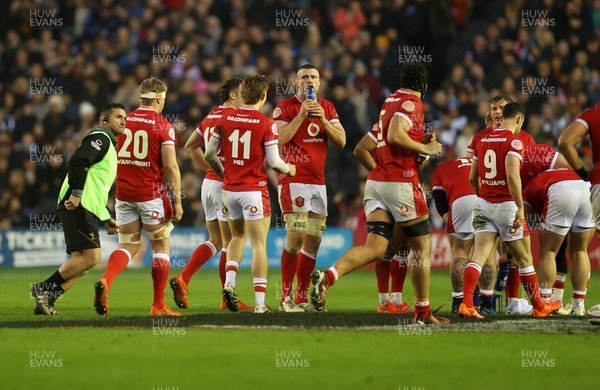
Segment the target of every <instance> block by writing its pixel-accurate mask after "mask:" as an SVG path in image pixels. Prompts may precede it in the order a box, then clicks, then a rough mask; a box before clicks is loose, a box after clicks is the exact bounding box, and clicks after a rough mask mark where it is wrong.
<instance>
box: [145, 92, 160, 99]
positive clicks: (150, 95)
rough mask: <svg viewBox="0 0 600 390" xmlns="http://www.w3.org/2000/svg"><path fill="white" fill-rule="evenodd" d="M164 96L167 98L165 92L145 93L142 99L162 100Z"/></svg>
mask: <svg viewBox="0 0 600 390" xmlns="http://www.w3.org/2000/svg"><path fill="white" fill-rule="evenodd" d="M165 96H167V93H166V92H146V93H143V94H142V96H140V97H143V98H146V99H164V98H165Z"/></svg>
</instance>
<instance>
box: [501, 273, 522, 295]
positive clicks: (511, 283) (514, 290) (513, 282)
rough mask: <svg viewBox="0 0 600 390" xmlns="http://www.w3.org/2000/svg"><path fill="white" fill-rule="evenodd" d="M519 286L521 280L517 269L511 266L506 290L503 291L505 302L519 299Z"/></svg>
mask: <svg viewBox="0 0 600 390" xmlns="http://www.w3.org/2000/svg"><path fill="white" fill-rule="evenodd" d="M520 284H521V278H519V269H518V268H517V267H515V266H514V265H512V266H511V267H510V270H509V271H508V279H507V280H506V288H505V289H504V293H505V294H506V300H509V299H511V298H518V297H519V285H520Z"/></svg>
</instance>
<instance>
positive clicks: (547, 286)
mask: <svg viewBox="0 0 600 390" xmlns="http://www.w3.org/2000/svg"><path fill="white" fill-rule="evenodd" d="M561 233H562V232H561ZM539 237H540V262H539V264H538V266H537V274H538V280H539V283H540V296H541V298H542V299H550V297H551V296H552V285H553V284H554V280H555V279H556V261H555V259H556V256H557V254H558V251H559V249H560V247H561V245H562V244H563V241H564V239H565V237H566V234H559V233H558V232H555V231H553V230H546V229H542V230H540V236H539Z"/></svg>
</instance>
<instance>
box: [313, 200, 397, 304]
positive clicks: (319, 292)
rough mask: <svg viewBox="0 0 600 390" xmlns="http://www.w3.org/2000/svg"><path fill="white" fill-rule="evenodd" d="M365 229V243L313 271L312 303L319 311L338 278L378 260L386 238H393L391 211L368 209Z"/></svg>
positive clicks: (383, 249) (384, 248)
mask: <svg viewBox="0 0 600 390" xmlns="http://www.w3.org/2000/svg"><path fill="white" fill-rule="evenodd" d="M367 210H369V206H368V205H365V211H367ZM367 230H368V235H367V242H366V243H365V244H364V245H361V246H357V247H354V248H352V249H350V250H348V251H346V252H345V253H344V254H343V255H342V257H340V258H339V259H338V260H337V261H336V262H335V263H334V264H333V266H331V267H330V268H329V269H327V270H326V271H321V270H315V271H314V272H313V273H312V283H313V289H312V291H311V302H312V303H313V305H314V307H315V309H317V310H318V311H321V310H323V307H324V306H325V295H326V292H327V289H328V288H329V287H331V286H333V285H334V284H335V283H336V281H337V280H338V278H339V277H341V276H343V275H345V274H347V273H349V272H352V271H354V270H356V269H358V268H360V267H362V266H363V265H365V264H368V263H370V262H373V261H375V260H378V259H380V258H381V257H382V256H383V255H384V254H385V251H386V249H387V246H388V243H389V240H390V239H391V238H392V231H393V218H392V215H391V213H390V212H389V211H386V210H384V209H381V208H376V209H374V210H373V211H371V210H369V214H368V215H367Z"/></svg>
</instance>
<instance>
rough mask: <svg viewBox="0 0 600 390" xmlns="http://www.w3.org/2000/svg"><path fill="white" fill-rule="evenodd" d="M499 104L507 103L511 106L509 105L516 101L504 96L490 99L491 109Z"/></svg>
mask: <svg viewBox="0 0 600 390" xmlns="http://www.w3.org/2000/svg"><path fill="white" fill-rule="evenodd" d="M498 102H506V104H509V103H512V102H514V100H512V98H511V97H510V96H508V95H502V94H500V95H496V96H494V97H493V98H491V99H490V108H491V107H492V106H493V105H494V104H496V103H498Z"/></svg>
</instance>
